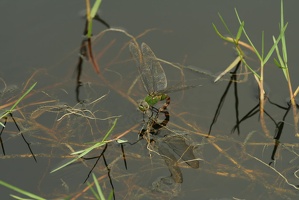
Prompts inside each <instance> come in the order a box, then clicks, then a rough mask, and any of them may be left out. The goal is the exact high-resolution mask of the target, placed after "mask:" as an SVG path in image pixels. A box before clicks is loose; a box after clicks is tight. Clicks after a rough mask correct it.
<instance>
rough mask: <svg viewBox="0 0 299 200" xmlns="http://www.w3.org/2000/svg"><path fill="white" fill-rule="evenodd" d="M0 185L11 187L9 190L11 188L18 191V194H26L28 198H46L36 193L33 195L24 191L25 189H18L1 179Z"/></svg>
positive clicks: (37, 199)
mask: <svg viewBox="0 0 299 200" xmlns="http://www.w3.org/2000/svg"><path fill="white" fill-rule="evenodd" d="M0 185H2V186H4V187H6V188H9V189H11V190H13V191H16V192H18V193H20V194H23V195H25V196H28V197H30V198H32V199H36V200H46V199H44V198H42V197H40V196H37V195H35V194H32V193H30V192H27V191H25V190H22V189H20V188H18V187H15V186H13V185H10V184H8V183H6V182H4V181H1V180H0Z"/></svg>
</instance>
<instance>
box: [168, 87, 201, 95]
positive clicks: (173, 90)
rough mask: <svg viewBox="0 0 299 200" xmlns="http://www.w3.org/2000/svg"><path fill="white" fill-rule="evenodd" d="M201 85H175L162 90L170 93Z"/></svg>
mask: <svg viewBox="0 0 299 200" xmlns="http://www.w3.org/2000/svg"><path fill="white" fill-rule="evenodd" d="M199 86H201V85H181V86H173V87H169V88H167V89H166V90H164V91H162V92H163V93H165V94H168V93H172V92H178V91H181V90H188V89H191V88H195V87H199Z"/></svg>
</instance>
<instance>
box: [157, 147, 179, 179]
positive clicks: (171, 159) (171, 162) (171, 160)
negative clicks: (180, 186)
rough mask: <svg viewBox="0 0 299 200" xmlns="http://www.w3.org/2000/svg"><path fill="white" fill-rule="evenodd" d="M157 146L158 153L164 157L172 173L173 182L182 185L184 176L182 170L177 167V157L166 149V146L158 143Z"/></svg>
mask: <svg viewBox="0 0 299 200" xmlns="http://www.w3.org/2000/svg"><path fill="white" fill-rule="evenodd" d="M157 146H158V152H159V153H160V155H161V156H162V157H163V159H164V161H165V163H166V165H167V167H168V169H169V171H170V173H171V176H172V178H173V180H174V181H175V182H176V183H182V182H183V175H182V172H181V169H180V168H179V166H178V165H177V161H176V160H177V159H176V157H175V156H174V155H173V154H172V153H171V152H170V151H169V150H168V147H166V146H165V144H163V143H161V142H158V143H157Z"/></svg>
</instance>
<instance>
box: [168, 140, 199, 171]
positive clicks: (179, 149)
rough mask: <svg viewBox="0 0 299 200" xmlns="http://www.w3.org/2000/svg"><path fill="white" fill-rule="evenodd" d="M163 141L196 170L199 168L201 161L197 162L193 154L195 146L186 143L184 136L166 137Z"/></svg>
mask: <svg viewBox="0 0 299 200" xmlns="http://www.w3.org/2000/svg"><path fill="white" fill-rule="evenodd" d="M163 141H164V142H165V143H166V144H167V145H168V146H169V147H170V148H171V149H172V150H173V151H174V152H175V153H176V154H177V155H178V156H179V157H180V158H182V159H183V160H184V161H186V163H187V164H188V165H189V166H190V167H192V168H194V169H196V168H199V161H198V160H196V158H195V156H194V153H193V148H194V147H193V146H192V145H188V144H187V143H186V139H185V137H184V135H180V134H171V135H168V136H165V137H164V138H163Z"/></svg>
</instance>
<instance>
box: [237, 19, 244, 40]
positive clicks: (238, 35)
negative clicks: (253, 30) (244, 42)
mask: <svg viewBox="0 0 299 200" xmlns="http://www.w3.org/2000/svg"><path fill="white" fill-rule="evenodd" d="M243 29H244V21H243V22H242V23H241V25H240V27H239V29H238V33H237V36H236V40H237V41H239V40H240V38H241V36H242V33H243Z"/></svg>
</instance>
